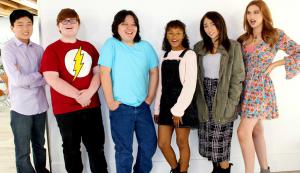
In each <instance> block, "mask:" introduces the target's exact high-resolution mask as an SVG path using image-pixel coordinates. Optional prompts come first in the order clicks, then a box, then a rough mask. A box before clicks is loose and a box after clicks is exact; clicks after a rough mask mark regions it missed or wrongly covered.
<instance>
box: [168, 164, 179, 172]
mask: <svg viewBox="0 0 300 173" xmlns="http://www.w3.org/2000/svg"><path fill="white" fill-rule="evenodd" d="M170 173H180V165H179V164H177V167H176V168H174V169H171V171H170Z"/></svg>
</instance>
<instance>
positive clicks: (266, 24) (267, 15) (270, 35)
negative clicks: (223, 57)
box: [238, 0, 279, 47]
mask: <svg viewBox="0 0 300 173" xmlns="http://www.w3.org/2000/svg"><path fill="white" fill-rule="evenodd" d="M252 5H256V6H257V7H258V8H259V9H260V11H261V13H262V16H263V28H262V33H261V35H262V39H263V40H264V42H266V43H268V44H269V45H270V46H271V47H272V46H273V45H274V44H275V43H276V42H277V40H278V38H279V35H278V32H277V30H276V29H275V28H274V27H273V20H272V16H271V12H270V10H269V8H268V6H267V4H266V3H265V2H264V1H263V0H253V1H251V2H250V3H249V4H248V5H247V7H246V10H245V14H244V29H245V31H246V33H244V34H243V35H241V36H240V37H239V38H238V41H239V42H241V43H242V42H244V41H246V40H248V39H249V37H250V36H251V35H252V34H253V28H252V27H251V26H250V25H249V23H248V20H247V11H248V8H249V7H250V6H252Z"/></svg>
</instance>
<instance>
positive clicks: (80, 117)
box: [55, 107, 107, 173]
mask: <svg viewBox="0 0 300 173" xmlns="http://www.w3.org/2000/svg"><path fill="white" fill-rule="evenodd" d="M55 118H56V121H57V124H58V127H59V130H60V134H61V136H62V141H63V144H62V147H63V152H64V159H65V167H66V170H67V171H68V172H69V173H82V170H83V165H82V160H81V152H80V143H81V140H82V142H83V144H84V146H85V148H86V150H87V152H88V156H89V162H90V169H91V171H92V172H93V173H106V172H107V164H106V160H105V156H104V138H105V135H104V129H103V123H102V116H101V110H100V107H99V108H92V109H84V110H79V111H75V112H70V113H65V114H59V115H56V116H55Z"/></svg>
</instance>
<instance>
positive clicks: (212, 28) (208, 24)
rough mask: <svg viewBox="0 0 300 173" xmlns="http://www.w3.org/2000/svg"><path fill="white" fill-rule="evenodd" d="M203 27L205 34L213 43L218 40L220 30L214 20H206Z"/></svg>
mask: <svg viewBox="0 0 300 173" xmlns="http://www.w3.org/2000/svg"><path fill="white" fill-rule="evenodd" d="M203 27H204V31H205V33H206V34H207V35H208V36H209V37H210V38H211V40H212V41H213V42H215V41H216V40H218V38H219V30H218V29H217V27H216V25H215V23H214V22H213V21H212V20H210V19H208V18H205V19H204V22H203Z"/></svg>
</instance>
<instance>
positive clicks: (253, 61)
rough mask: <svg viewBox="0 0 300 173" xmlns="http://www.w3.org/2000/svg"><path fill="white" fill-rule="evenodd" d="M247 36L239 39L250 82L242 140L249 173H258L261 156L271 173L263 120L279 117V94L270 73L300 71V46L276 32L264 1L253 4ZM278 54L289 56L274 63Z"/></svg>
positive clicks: (246, 18)
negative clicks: (255, 170) (277, 97)
mask: <svg viewBox="0 0 300 173" xmlns="http://www.w3.org/2000/svg"><path fill="white" fill-rule="evenodd" d="M244 28H245V30H246V33H245V34H243V35H242V36H240V38H239V39H238V40H239V42H240V43H241V44H242V52H243V58H244V63H245V71H246V78H245V82H244V88H243V92H242V99H241V108H240V114H241V123H240V125H239V128H238V138H239V142H240V145H241V149H242V153H243V158H244V163H245V172H246V173H253V172H254V158H255V153H256V154H257V157H258V161H259V164H260V167H261V173H268V172H270V168H269V167H268V162H267V154H266V144H265V139H264V131H263V124H262V120H264V119H273V118H277V117H278V109H277V104H276V97H275V90H274V86H273V83H272V80H271V78H270V76H269V74H270V72H271V71H272V70H273V69H274V68H276V67H278V66H282V65H284V66H285V69H286V78H287V79H291V78H293V77H294V76H295V75H296V74H297V73H299V71H300V46H299V45H298V44H297V43H296V42H294V41H293V40H292V39H290V38H289V37H288V36H287V35H286V34H285V33H284V32H283V31H282V30H280V29H277V28H274V27H273V22H272V17H271V14H270V11H269V9H268V7H267V5H266V4H265V2H264V1H262V0H254V1H251V2H250V3H249V4H248V6H247V8H246V11H245V15H244ZM278 50H283V51H285V52H286V53H287V54H288V56H286V57H284V58H283V59H281V60H278V61H275V62H273V59H274V57H275V55H276V53H277V51H278Z"/></svg>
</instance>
